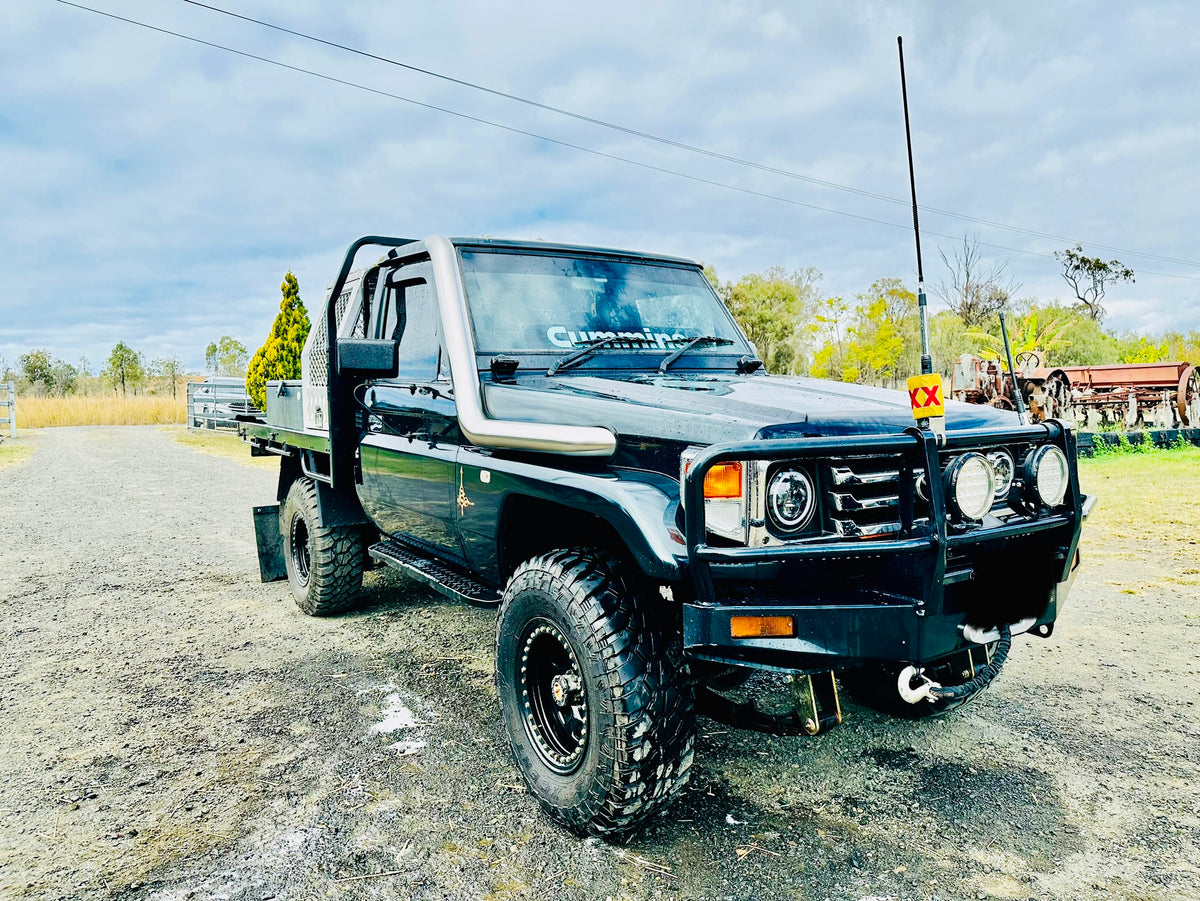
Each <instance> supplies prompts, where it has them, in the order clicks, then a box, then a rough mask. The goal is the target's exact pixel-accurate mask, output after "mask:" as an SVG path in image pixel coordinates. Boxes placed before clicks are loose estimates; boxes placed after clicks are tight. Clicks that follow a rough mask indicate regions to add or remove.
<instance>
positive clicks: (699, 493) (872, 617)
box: [683, 420, 1083, 670]
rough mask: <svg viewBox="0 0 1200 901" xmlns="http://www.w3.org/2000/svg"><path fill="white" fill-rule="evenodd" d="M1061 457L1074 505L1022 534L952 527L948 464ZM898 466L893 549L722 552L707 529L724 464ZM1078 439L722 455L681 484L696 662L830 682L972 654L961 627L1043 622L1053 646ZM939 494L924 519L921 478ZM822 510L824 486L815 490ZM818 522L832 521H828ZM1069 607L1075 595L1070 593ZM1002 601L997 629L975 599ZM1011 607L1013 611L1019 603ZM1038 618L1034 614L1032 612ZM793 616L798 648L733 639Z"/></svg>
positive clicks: (913, 433) (1000, 433)
mask: <svg viewBox="0 0 1200 901" xmlns="http://www.w3.org/2000/svg"><path fill="white" fill-rule="evenodd" d="M1024 443H1030V444H1047V443H1050V444H1054V445H1057V446H1058V447H1059V448H1060V449H1061V450H1062V451H1063V452H1064V453H1065V454H1066V455H1067V460H1068V461H1069V467H1070V479H1069V486H1068V489H1067V493H1066V496H1065V497H1064V501H1063V505H1062V506H1061V507H1060V508H1058V509H1056V511H1055V512H1054V513H1048V512H1045V511H1043V512H1041V513H1040V514H1039V515H1037V516H1035V517H1028V518H1026V517H1022V518H1020V519H1019V520H1018V521H1016V522H1010V523H1007V524H999V525H996V524H995V523H993V524H992V526H991V527H983V526H980V527H973V528H953V527H951V526H950V525H949V524H948V521H947V516H946V489H945V487H944V485H943V479H942V469H941V466H940V464H939V457H938V455H939V452H944V451H966V450H970V449H972V448H986V447H996V446H1002V445H1012V444H1024ZM881 455H888V456H895V457H899V459H900V461H901V462H900V466H901V478H900V483H899V494H900V500H899V530H898V532H897V534H896V535H895V536H894V537H893V536H889V537H886V538H856V537H855V538H852V537H843V536H837V535H830V534H821V535H815V536H812V537H809V538H805V539H798V540H794V541H792V542H789V543H787V544H783V545H779V544H775V545H770V546H764V547H745V546H738V547H729V546H714V545H713V544H710V543H709V541H708V533H707V529H706V525H705V514H704V496H703V486H704V478H705V476H706V475H707V473H708V471H709V470H710V469H711V468H712V467H714V466H716V465H717V464H720V463H727V462H733V461H746V460H756V461H765V462H768V463H769V462H772V461H781V460H787V461H797V462H802V463H808V464H809V466H810V467H812V471H813V472H814V473H815V471H816V467H815V466H814V464H817V463H819V462H820V461H822V460H824V459H828V458H830V457H847V456H863V457H871V456H881ZM1075 459H1076V458H1075V436H1074V434H1073V433H1072V432H1071V431H1070V430H1068V429H1066V428H1064V427H1063V426H1062V425H1061V424H1060V423H1058V422H1056V421H1053V420H1051V421H1047V422H1044V423H1038V424H1036V425H1030V426H1022V427H1017V428H1008V429H1004V430H995V429H976V430H964V431H961V432H957V433H951V434H948V435H947V436H945V438H944V439H941V440H939V438H938V436H937V435H935V433H933V432H931V431H926V430H920V429H917V428H915V427H914V428H910V429H908V430H906V431H904V432H903V433H899V434H892V435H870V436H858V437H855V436H844V437H843V436H838V437H822V438H795V439H792V438H789V439H771V440H758V441H749V442H740V443H730V444H719V445H713V446H711V447H709V448H706V449H705V450H704V451H702V452H700V454H698V455H697V456H696V458H695V459H694V460H693V461H692V465H691V466H690V468H689V469H688V471H687V473H686V474H685V475H684V478H683V499H684V509H685V515H684V523H685V538H686V541H687V554H688V562H689V570H690V574H691V577H692V581H693V583H694V587H695V593H696V597H695V600H694V601H693V602H689V603H685V604H684V607H683V637H684V648H685V651H686V653H687V654H688V655H689V656H693V657H699V658H703V659H709V660H715V661H721V662H727V663H738V664H746V665H752V666H760V667H767V668H778V669H787V670H804V669H807V670H818V669H829V668H833V667H837V666H839V665H852V664H854V663H859V662H869V661H882V660H889V661H904V662H909V663H928V662H930V661H932V660H936V659H938V658H940V657H945V656H946V655H948V654H951V653H953V652H954V651H956V650H958V649H960V648H962V647H965V646H967V645H969V644H970V643H971V642H969V641H968V640H967V639H966V638H965V637H964V634H963V632H964V626H967V625H972V626H981V625H993V624H996V623H999V622H1001V621H1016V620H1018V619H1024V618H1027V615H1028V616H1032V618H1033V619H1035V620H1036V622H1035V623H1034V625H1033V629H1034V630H1035V631H1038V632H1039V634H1043V635H1048V634H1049V631H1050V627H1051V624H1053V622H1054V620H1055V618H1056V616H1057V608H1058V602H1059V598H1060V586H1061V584H1062V583H1069V582H1070V580H1071V579H1072V578H1073V570H1074V567H1075V566H1076V565H1077V563H1078V555H1077V550H1078V543H1079V534H1080V525H1081V522H1082V509H1083V503H1082V501H1083V499H1082V496H1081V494H1080V490H1079V476H1078V471H1077V467H1076V462H1075ZM921 473H924V474H925V477H926V478H925V484H926V485H927V486H928V489H927V491H926V493H927V495H928V502H927V506H928V516H927V517H925V516H922V517H920V518H915V517H914V507H915V503H916V500H915V496H914V495H915V491H916V487H915V482H916V478H915V477H916V476H917V475H919V474H921ZM814 487H815V489H816V491H817V492H818V495H819V496H820V497H821V498H822V505H823V502H824V496H825V493H826V487H825V485H824V482H823V479H822V478H819V477H818V478H817V479H816V480H815V483H814ZM817 515H818V516H820V515H822V514H821V513H820V512H818V514H817ZM1064 594H1065V592H1064ZM978 597H987V598H990V599H991V601H994V604H993V606H998V607H999V608H1000V609H996V610H992V611H991V613H990V615H991V619H992V621H989V622H987V623H984V622H982V621H983V620H986V619H988V615H989V614H988V613H987V612H981V611H980V610H979V608H978V605H976V607H975V608H974V609H972V607H971V603H972V599H973V598H978ZM1006 598H1011V599H1012V600H1011V604H1010V603H1009V601H1008V600H1006ZM1030 610H1032V611H1033V612H1032V613H1030V612H1029V611H1030ZM778 615H790V616H791V617H792V619H793V622H794V624H795V629H794V635H792V636H791V637H763V638H758V637H755V638H734V637H732V630H731V619H732V617H734V616H739V617H741V616H778Z"/></svg>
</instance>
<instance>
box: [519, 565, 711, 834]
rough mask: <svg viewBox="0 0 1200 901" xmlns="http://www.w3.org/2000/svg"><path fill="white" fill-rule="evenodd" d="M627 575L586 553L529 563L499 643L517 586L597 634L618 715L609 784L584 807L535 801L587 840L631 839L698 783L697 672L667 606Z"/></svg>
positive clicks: (601, 784)
mask: <svg viewBox="0 0 1200 901" xmlns="http://www.w3.org/2000/svg"><path fill="white" fill-rule="evenodd" d="M622 570H623V567H622V565H621V563H620V561H619V560H618V559H617V558H615V557H613V556H611V555H607V554H600V553H597V552H594V551H591V550H587V549H570V550H559V551H553V552H551V553H549V554H544V555H542V556H539V557H534V558H532V559H530V560H527V561H525V562H524V563H522V564H521V565H519V566H518V567H517V569H516V571H515V572H514V573H513V575H512V577H511V578H510V579H509V583H508V588H507V589H506V591H505V602H504V603H503V604H502V606H501V609H500V621H501V625H500V627H499V628H498V629H497V642H499V635H500V634H501V631H502V629H503V622H504V619H505V615H506V613H507V610H508V606H509V600H510V599H511V598H512V597H514V596H515V590H514V586H517V587H520V586H523V585H526V584H528V585H529V586H530V587H534V586H536V587H538V588H541V589H542V590H544V591H547V592H548V593H554V594H556V595H557V596H559V597H564V598H567V599H568V609H567V611H566V612H568V613H569V614H570V615H571V617H572V618H573V619H574V620H575V621H576V622H578V623H586V624H587V627H588V628H590V631H591V635H592V638H593V640H594V642H595V644H596V646H597V648H598V649H599V651H600V655H601V658H602V669H603V674H604V677H605V678H606V680H608V686H607V687H608V689H609V692H610V693H611V697H612V700H613V703H614V707H615V709H614V718H615V721H616V727H617V734H616V735H615V746H616V749H617V754H616V759H612V758H608V759H607V762H606V774H605V775H606V778H604V779H603V780H596V783H594V787H593V790H592V792H591V795H590V797H589V799H588V801H587V802H586V803H585V804H583V805H580V807H579V808H575V809H570V810H563V809H559V808H557V807H555V806H554V805H552V804H549V803H547V802H546V801H545V800H544V799H542V798H540V797H538V801H539V803H541V805H542V807H543V808H544V809H545V810H546V812H547V813H548V814H549V815H550V816H551V817H552V818H554V819H556V820H558V821H560V822H562V823H564V824H566V825H567V826H569V827H570V828H572V829H573V830H575V831H576V832H579V833H584V834H589V835H612V834H619V833H622V832H626V831H628V830H629V829H631V828H633V827H634V826H635V825H637V824H638V823H640V822H641V821H643V820H645V819H646V818H647V817H649V816H650V815H652V814H653V813H654V812H656V811H658V810H660V809H662V808H664V807H666V806H667V805H668V804H670V803H671V801H672V800H674V799H675V798H676V797H677V796H678V794H679V793H680V792H681V791H682V789H683V787H684V786H685V785H686V784H687V781H688V779H689V777H690V775H691V765H692V758H693V750H694V739H695V729H694V722H695V714H694V704H693V700H692V686H691V676H690V672H689V670H688V667H687V664H686V662H685V661H684V659H683V655H682V650H681V647H680V645H679V642H678V640H668V634H669V633H668V631H667V628H665V627H664V626H665V625H667V624H664V623H663V622H662V621H660V620H661V619H664V618H665V616H666V610H665V603H662V604H655V603H650V601H653V600H654V599H653V598H652V597H648V596H647V595H648V592H644V591H640V590H639V589H640V588H641V587H642V586H640V585H638V584H636V583H635V582H634V581H633V580H631V579H628V578H626V577H625V576H624V575H623V572H622ZM656 614H657V615H658V618H657V619H656ZM527 781H528V780H527ZM531 787H532V786H531ZM534 795H535V797H537V793H536V792H534Z"/></svg>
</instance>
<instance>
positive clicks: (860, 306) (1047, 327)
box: [0, 237, 1200, 409]
mask: <svg viewBox="0 0 1200 901" xmlns="http://www.w3.org/2000/svg"><path fill="white" fill-rule="evenodd" d="M1055 257H1056V258H1057V260H1058V261H1059V264H1060V265H1061V267H1062V271H1061V275H1062V277H1063V280H1064V281H1065V282H1066V283H1067V284H1068V285H1069V286H1070V287H1071V289H1072V291H1073V292H1074V294H1075V299H1074V301H1068V302H1063V301H1061V300H1058V299H1055V300H1052V301H1043V300H1039V299H1037V298H1030V297H1025V298H1019V297H1018V296H1017V295H1018V292H1019V289H1020V285H1019V284H1017V283H1016V282H1015V280H1013V279H1012V278H1011V277H1010V276H1009V275H1008V273H1007V265H1006V264H1005V263H1004V262H990V261H988V260H986V259H985V257H984V255H983V253H982V251H981V249H980V244H979V240H978V238H972V237H964V238H963V240H962V244H961V245H960V246H958V247H956V248H955V249H954V250H953V251H952V252H951V253H950V254H946V253H944V252H943V253H942V254H941V259H942V263H943V266H944V269H945V272H944V274H943V276H942V277H941V278H940V279H938V280H937V281H936V282H934V283H933V285H932V293H933V295H934V296H935V298H937V299H939V300H941V302H942V304H943V306H944V307H945V308H944V309H941V310H939V311H937V312H935V313H934V314H933V315H932V316H931V317H930V344H931V351H932V354H933V359H934V363H935V366H937V367H938V368H940V369H941V371H942V373H943V375H949V374H950V371H951V368H952V366H953V364H954V360H955V358H957V357H958V356H960V355H961V354H964V353H971V354H976V355H979V356H984V357H993V358H994V357H996V356H998V355H999V353H1000V349H1001V340H1000V337H999V335H1000V321H999V315H1000V313H1002V312H1006V313H1007V314H1008V315H1009V332H1010V337H1011V341H1012V348H1013V352H1014V354H1018V353H1021V352H1023V351H1038V352H1039V354H1040V356H1041V359H1042V363H1043V365H1048V366H1087V365H1096V364H1101V363H1153V362H1158V361H1161V360H1188V361H1190V362H1193V363H1200V331H1197V330H1192V331H1190V332H1187V333H1186V334H1185V333H1183V332H1180V331H1165V332H1161V333H1159V334H1155V335H1139V334H1136V333H1133V332H1116V331H1113V330H1111V329H1106V328H1105V327H1104V325H1103V320H1104V316H1105V310H1104V306H1103V304H1102V301H1103V299H1104V297H1105V295H1106V293H1107V291H1108V289H1109V288H1110V287H1113V286H1114V285H1118V284H1122V283H1128V282H1133V281H1134V273H1133V270H1132V269H1130V268H1129V267H1127V266H1125V265H1124V264H1122V263H1121V262H1120V261H1118V260H1108V261H1105V260H1102V259H1100V258H1099V257H1089V256H1087V254H1086V253H1085V252H1084V250H1083V248H1082V246H1079V245H1076V246H1075V247H1072V248H1067V249H1066V250H1064V251H1061V252H1059V253H1056V254H1055ZM704 273H705V275H706V276H707V277H708V279H709V281H710V282H711V283H712V285H713V287H714V289H715V290H716V292H717V294H718V295H719V296H720V298H721V300H722V301H723V302H724V303H725V305H726V306H727V307H728V308H729V310H730V312H731V313H732V314H733V316H734V318H735V319H737V321H738V324H739V325H740V326H741V327H742V330H743V331H744V332H745V333H746V336H747V337H748V338H749V339H750V340H751V341H753V342H754V345H755V347H757V348H758V352H759V355H760V356H761V357H762V359H763V362H764V363H765V364H766V366H767V369H768V370H769V371H770V372H774V373H777V374H788V375H808V376H814V377H817V378H829V379H836V380H839V381H846V382H861V383H866V384H875V385H887V386H895V385H898V384H899V383H900V382H902V381H903V380H904V379H905V378H907V377H908V376H909V375H911V374H913V373H915V372H918V371H919V368H920V354H921V346H920V327H919V324H918V315H917V296H916V294H915V293H913V291H912V290H911V289H910V288H909V287H908V286H907V285H905V284H904V282H903V281H902V280H901V279H898V278H880V279H877V280H876V281H874V282H872V283H871V285H870V286H869V287H867V288H866V290H864V291H863V292H861V293H859V294H857V295H855V296H854V298H852V299H847V298H845V297H841V296H838V297H830V296H824V295H823V294H822V292H821V291H820V290H819V285H820V282H821V273H820V271H819V270H818V269H816V268H814V267H811V266H810V267H808V268H804V269H796V270H793V271H791V272H788V271H787V270H785V269H783V268H782V267H772V268H769V269H767V270H765V271H763V272H758V273H750V274H748V275H744V276H742V277H741V278H740V279H739V280H738V281H736V282H729V281H726V282H722V281H721V280H720V278H719V277H718V275H717V273H716V271H715V270H714V269H713V268H712V267H706V268H705V270H704ZM280 291H281V294H282V300H281V301H280V305H279V313H278V314H277V315H276V317H275V320H274V322H273V323H272V326H271V332H270V334H268V336H267V339H266V341H265V342H264V343H263V345H262V347H260V348H259V349H258V350H257V351H256V352H255V353H254V355H253V356H251V355H250V354H249V353H248V352H247V350H246V347H245V346H244V345H243V344H242V343H241V342H240V341H238V340H236V339H234V338H232V337H230V336H228V335H222V336H221V337H220V338H218V339H217V340H215V341H213V342H210V343H209V344H208V346H207V347H206V348H205V354H204V360H205V369H206V371H207V372H208V373H209V374H211V375H224V376H233V377H241V378H245V379H246V383H247V390H248V391H249V393H250V396H251V398H252V399H253V400H254V402H255V403H256V405H257V406H258V407H259V408H260V409H262V408H264V406H265V402H266V398H265V392H266V383H267V382H268V381H269V380H272V379H287V378H299V377H300V356H301V352H302V350H303V348H304V342H305V339H306V338H307V337H308V332H309V328H310V323H309V319H308V313H307V311H306V310H305V308H304V303H303V301H301V299H300V285H299V282H298V281H297V279H296V276H295V275H293V274H292V273H291V272H288V273H287V274H286V275H285V276H284V279H283V283H282V284H281V285H280ZM192 375H195V373H189V372H186V371H185V369H184V366H183V364H182V363H181V362H180V360H179V358H178V357H175V356H165V357H156V358H153V359H151V360H149V361H147V358H146V355H145V354H143V353H142V352H141V351H138V350H135V349H134V348H132V347H131V346H130V345H128V344H126V343H125V342H124V341H118V342H117V343H116V344H115V345H114V346H113V348H112V351H111V352H110V353H109V356H108V359H107V360H106V361H105V362H104V364H103V365H102V366H101V367H100V369H99V371H98V372H93V369H92V366H91V364H90V363H89V362H88V361H87V360H86V359H81V360H80V361H79V362H78V363H69V362H66V361H64V360H61V359H58V358H57V357H54V356H53V355H52V354H50V353H49V352H48V351H47V350H45V349H42V348H35V349H33V350H31V351H29V352H28V353H25V354H22V355H21V356H20V357H19V358H18V359H17V361H16V367H15V368H14V367H12V366H9V365H7V364H6V363H5V361H4V359H3V358H2V357H0V377H2V378H3V380H8V379H15V380H17V381H18V382H19V383H20V390H21V392H22V393H32V394H34V395H49V396H54V395H57V396H65V395H70V394H77V393H83V394H96V393H100V392H101V391H112V392H114V393H117V394H121V395H130V394H144V393H157V394H167V393H169V394H171V396H176V394H177V392H178V390H179V387H180V382H181V381H182V380H185V379H186V378H187V377H189V376H192Z"/></svg>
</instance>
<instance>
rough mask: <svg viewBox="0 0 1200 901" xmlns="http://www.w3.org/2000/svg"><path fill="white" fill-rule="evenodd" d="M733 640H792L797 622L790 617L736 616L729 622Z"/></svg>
mask: <svg viewBox="0 0 1200 901" xmlns="http://www.w3.org/2000/svg"><path fill="white" fill-rule="evenodd" d="M729 634H730V636H731V637H733V638H792V637H794V636H795V634H796V621H795V620H794V619H792V618H791V617H790V616H734V617H731V618H730V620H729Z"/></svg>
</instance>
